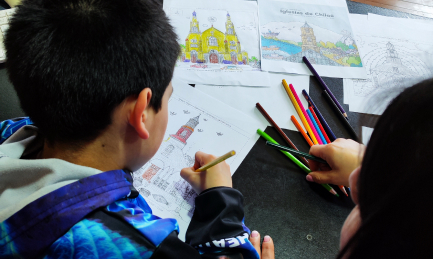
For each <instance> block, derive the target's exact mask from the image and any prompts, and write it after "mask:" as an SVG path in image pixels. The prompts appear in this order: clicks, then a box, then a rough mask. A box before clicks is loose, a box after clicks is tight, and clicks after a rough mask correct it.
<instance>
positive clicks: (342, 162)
mask: <svg viewBox="0 0 433 259" xmlns="http://www.w3.org/2000/svg"><path fill="white" fill-rule="evenodd" d="M364 151H365V146H364V145H362V144H359V143H357V142H355V141H353V140H350V139H337V140H335V141H334V142H332V143H331V144H328V145H314V146H312V147H311V148H310V155H313V156H316V157H319V158H321V159H323V160H326V162H328V164H324V163H319V162H316V161H314V160H310V169H311V171H312V172H311V173H309V174H308V175H307V180H308V181H310V182H315V183H320V184H322V183H329V184H335V185H344V186H349V176H350V174H351V173H352V171H353V170H355V169H356V168H358V167H359V166H360V165H361V162H362V158H363V156H364Z"/></svg>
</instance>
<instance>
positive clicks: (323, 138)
mask: <svg viewBox="0 0 433 259" xmlns="http://www.w3.org/2000/svg"><path fill="white" fill-rule="evenodd" d="M307 113H308V116H309V117H310V120H311V122H313V125H314V127H315V128H316V131H317V133H318V134H319V137H320V139H321V140H322V142H323V144H325V145H326V144H328V142H327V141H326V139H325V137H324V136H323V134H322V131H320V128H319V125H317V122H316V120H315V119H314V116H313V114H311V111H310V110H308V109H307Z"/></svg>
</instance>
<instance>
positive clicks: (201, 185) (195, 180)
mask: <svg viewBox="0 0 433 259" xmlns="http://www.w3.org/2000/svg"><path fill="white" fill-rule="evenodd" d="M216 158H217V157H216V156H214V155H209V154H206V153H203V152H201V151H198V152H197V153H195V164H194V166H193V167H187V168H184V169H182V170H181V171H180V176H182V178H183V179H185V180H186V181H187V182H188V183H189V184H191V186H192V188H194V191H196V192H197V193H198V194H200V193H201V192H202V191H204V190H206V189H209V188H212V187H221V186H223V187H232V175H231V173H230V166H229V165H228V164H227V163H226V162H225V161H224V162H221V163H219V164H217V165H215V166H213V167H211V168H209V169H207V170H206V171H203V172H195V170H196V169H198V168H200V167H202V166H203V165H205V164H207V163H209V162H212V161H213V160H215V159H216Z"/></svg>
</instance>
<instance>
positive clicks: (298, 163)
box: [257, 129, 340, 197]
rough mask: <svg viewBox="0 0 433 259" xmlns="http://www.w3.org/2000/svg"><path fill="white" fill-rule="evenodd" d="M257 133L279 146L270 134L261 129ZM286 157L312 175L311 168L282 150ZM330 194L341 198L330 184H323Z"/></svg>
mask: <svg viewBox="0 0 433 259" xmlns="http://www.w3.org/2000/svg"><path fill="white" fill-rule="evenodd" d="M257 133H258V134H259V135H260V136H262V137H263V138H264V139H266V140H267V141H269V142H271V143H274V144H277V145H279V144H278V142H276V141H275V140H274V139H273V138H271V137H270V136H269V135H268V134H266V133H265V132H264V131H262V130H261V129H257ZM280 151H281V152H282V153H283V154H284V155H286V156H287V157H288V158H290V160H292V161H293V162H294V163H295V164H296V165H297V166H299V167H300V168H301V169H302V170H304V172H306V173H307V174H308V173H311V170H310V168H308V167H306V166H305V165H304V164H303V163H301V162H300V161H299V160H298V159H297V158H296V157H294V156H293V155H292V154H290V153H289V152H287V151H283V150H280ZM321 185H322V186H323V187H324V188H325V189H326V190H327V191H328V192H330V193H332V194H334V195H335V196H337V197H340V196H339V195H338V193H337V192H336V191H335V190H334V189H333V188H332V187H331V186H330V185H329V184H321Z"/></svg>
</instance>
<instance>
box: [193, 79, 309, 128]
mask: <svg viewBox="0 0 433 259" xmlns="http://www.w3.org/2000/svg"><path fill="white" fill-rule="evenodd" d="M269 78H270V82H271V87H254V88H251V87H243V86H214V85H195V88H197V89H198V90H200V91H203V92H204V93H206V94H208V95H210V96H212V97H214V98H216V99H218V100H221V101H222V102H224V103H226V104H227V105H230V106H231V107H233V108H235V109H237V110H239V111H241V112H243V113H245V114H246V115H249V116H251V117H253V118H257V119H258V120H260V121H261V122H262V124H263V126H262V128H263V129H264V128H266V126H270V124H269V122H268V121H267V120H266V119H265V117H263V115H262V114H261V113H260V111H259V110H258V109H257V108H256V103H260V105H262V106H263V108H264V109H265V110H266V112H267V113H268V114H269V115H270V116H271V117H272V119H273V120H274V121H275V123H277V124H278V126H280V127H281V128H284V129H289V130H293V131H298V130H297V129H296V127H295V125H294V124H293V122H292V121H291V120H290V116H291V115H294V116H295V117H296V119H297V120H298V121H299V122H300V121H301V119H299V116H298V114H297V112H296V110H295V108H294V107H293V104H292V102H291V101H290V99H289V96H288V95H287V92H286V90H285V89H284V87H283V84H282V80H283V79H285V80H286V81H287V83H288V84H292V85H293V87H294V88H295V90H296V93H297V94H298V96H299V99H300V100H301V102H302V105H304V107H308V103H307V101H306V100H305V98H304V96H303V95H302V90H305V91H307V93H309V85H310V77H309V76H304V75H285V74H281V73H278V74H276V73H269Z"/></svg>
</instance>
